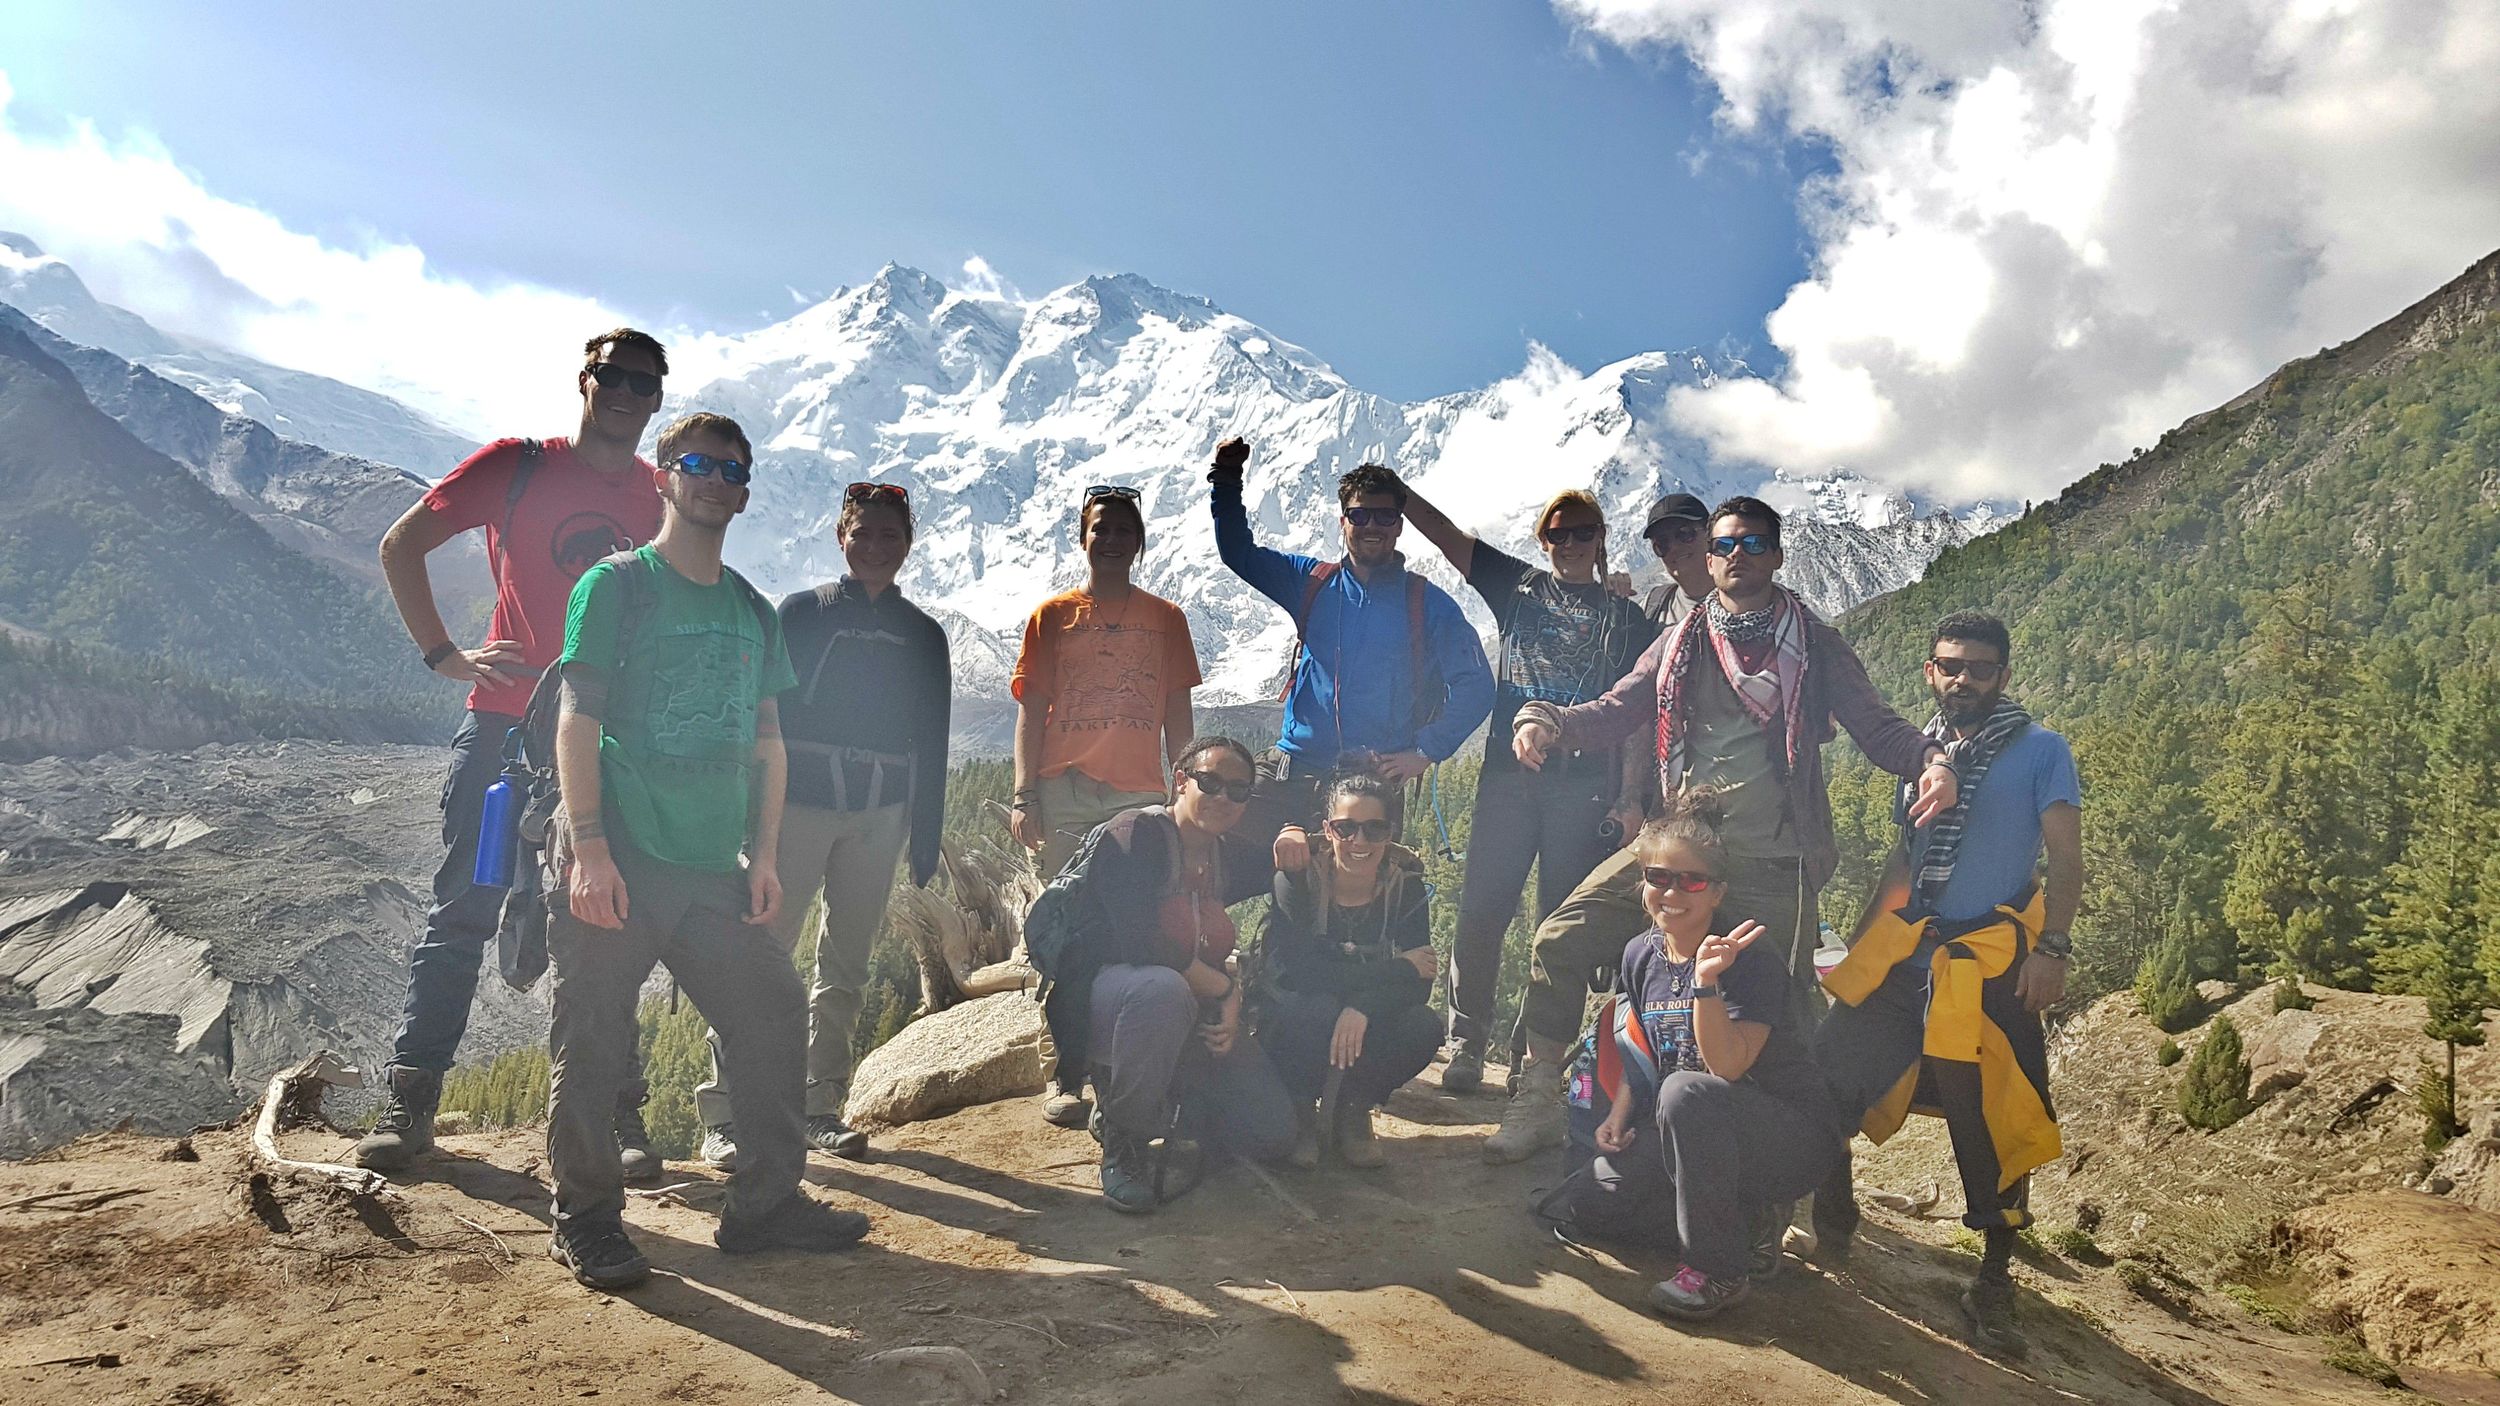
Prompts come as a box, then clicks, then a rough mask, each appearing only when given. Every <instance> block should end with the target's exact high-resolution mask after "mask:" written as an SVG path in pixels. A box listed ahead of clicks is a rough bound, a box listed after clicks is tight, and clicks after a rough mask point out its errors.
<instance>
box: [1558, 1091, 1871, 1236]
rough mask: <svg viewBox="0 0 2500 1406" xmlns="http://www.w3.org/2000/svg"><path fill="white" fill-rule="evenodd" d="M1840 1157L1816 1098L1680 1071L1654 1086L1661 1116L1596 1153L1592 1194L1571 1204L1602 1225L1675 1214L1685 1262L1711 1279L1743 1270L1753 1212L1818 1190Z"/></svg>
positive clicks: (1627, 1226) (1625, 1225) (1640, 1225)
mask: <svg viewBox="0 0 2500 1406" xmlns="http://www.w3.org/2000/svg"><path fill="white" fill-rule="evenodd" d="M1636 1127H1637V1125H1636ZM1840 1155H1841V1144H1840V1138H1839V1136H1838V1135H1837V1133H1836V1132H1835V1131H1834V1129H1833V1127H1832V1117H1831V1114H1830V1112H1829V1110H1828V1108H1827V1107H1826V1106H1825V1105H1824V1104H1823V1103H1822V1101H1820V1100H1814V1101H1811V1102H1797V1103H1792V1102H1789V1101H1787V1100H1784V1099H1778V1098H1774V1097H1772V1096H1771V1095H1770V1094H1768V1093H1766V1092H1764V1091H1763V1090H1762V1088H1761V1087H1760V1086H1759V1085H1756V1084H1753V1083H1750V1082H1747V1081H1745V1080H1741V1079H1740V1080H1738V1081H1736V1082H1735V1083H1730V1082H1728V1081H1727V1080H1725V1079H1722V1078H1720V1077H1718V1076H1717V1075H1715V1074H1704V1073H1699V1072H1697V1071H1693V1070H1679V1071H1677V1072H1676V1073H1673V1074H1670V1075H1668V1076H1667V1077H1666V1080H1665V1082H1664V1083H1662V1084H1660V1085H1659V1087H1658V1108H1657V1116H1656V1118H1655V1119H1654V1120H1653V1122H1652V1123H1651V1125H1650V1126H1648V1127H1639V1128H1638V1131H1637V1133H1636V1134H1635V1138H1634V1141H1633V1143H1632V1146H1631V1147H1630V1148H1629V1149H1628V1150H1626V1151H1625V1152H1623V1153H1622V1154H1620V1155H1600V1156H1599V1157H1598V1158H1597V1160H1596V1162H1595V1163H1594V1164H1593V1165H1592V1168H1591V1170H1592V1173H1593V1176H1594V1181H1595V1188H1594V1191H1595V1194H1593V1195H1588V1196H1583V1197H1581V1198H1579V1199H1578V1201H1577V1202H1575V1209H1578V1210H1579V1211H1581V1212H1582V1213H1584V1214H1586V1215H1587V1218H1588V1219H1589V1221H1590V1222H1591V1228H1592V1229H1594V1230H1597V1231H1599V1232H1600V1233H1606V1232H1608V1231H1631V1232H1634V1233H1637V1232H1638V1231H1640V1230H1642V1229H1645V1228H1647V1226H1648V1225H1650V1224H1655V1223H1656V1222H1658V1221H1660V1220H1663V1219H1666V1218H1667V1216H1668V1215H1669V1214H1670V1213H1671V1214H1672V1216H1673V1218H1674V1223H1675V1233H1676V1239H1677V1240H1678V1241H1679V1242H1680V1243H1681V1244H1682V1246H1683V1259H1684V1262H1685V1263H1686V1264H1689V1265H1691V1266H1692V1267H1693V1268H1695V1269H1698V1270H1700V1271H1701V1272H1702V1273H1704V1274H1707V1275H1709V1276H1710V1277H1711V1278H1713V1279H1717V1278H1720V1277H1722V1276H1728V1277H1742V1276H1743V1275H1744V1274H1745V1273H1746V1271H1747V1268H1748V1260H1749V1259H1750V1251H1749V1247H1748V1245H1747V1243H1746V1242H1747V1240H1748V1239H1749V1238H1750V1236H1749V1232H1750V1231H1751V1229H1752V1226H1753V1217H1754V1214H1755V1212H1757V1211H1758V1210H1760V1209H1761V1208H1762V1207H1764V1206H1767V1205H1772V1204H1775V1203H1778V1202H1782V1201H1794V1200H1796V1199H1798V1198H1799V1197H1801V1196H1803V1195H1805V1194H1806V1193H1807V1192H1809V1191H1812V1190H1814V1189H1815V1187H1816V1185H1817V1184H1818V1183H1820V1182H1821V1181H1822V1180H1823V1178H1824V1175H1825V1173H1826V1172H1827V1171H1828V1170H1829V1169H1830V1168H1831V1167H1832V1165H1833V1164H1835V1163H1836V1162H1838V1161H1839V1160H1840Z"/></svg>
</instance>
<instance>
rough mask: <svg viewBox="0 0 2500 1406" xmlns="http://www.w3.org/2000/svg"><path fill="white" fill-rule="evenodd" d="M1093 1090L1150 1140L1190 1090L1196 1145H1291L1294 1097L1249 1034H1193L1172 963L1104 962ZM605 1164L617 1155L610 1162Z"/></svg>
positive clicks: (1193, 1000)
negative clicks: (1222, 1040) (1217, 1040)
mask: <svg viewBox="0 0 2500 1406" xmlns="http://www.w3.org/2000/svg"><path fill="white" fill-rule="evenodd" d="M1092 1039H1093V1048H1092V1051H1091V1062H1092V1064H1093V1066H1094V1096H1095V1099H1096V1107H1097V1108H1098V1109H1099V1110H1100V1111H1101V1113H1102V1121H1103V1124H1104V1126H1105V1127H1108V1128H1111V1129H1113V1130H1115V1131H1118V1132H1122V1133H1126V1134H1128V1135H1130V1136H1132V1137H1154V1136H1157V1135H1159V1134H1161V1133H1162V1131H1163V1130H1164V1129H1165V1128H1166V1127H1169V1126H1170V1125H1171V1121H1172V1104H1173V1101H1174V1100H1175V1099H1179V1098H1182V1097H1184V1096H1186V1098H1187V1100H1188V1102H1189V1104H1190V1106H1191V1108H1192V1110H1193V1112H1194V1114H1195V1115H1196V1116H1195V1118H1194V1120H1193V1121H1194V1124H1195V1126H1194V1131H1195V1132H1196V1133H1197V1135H1198V1137H1199V1139H1200V1141H1202V1142H1205V1143H1206V1144H1207V1145H1209V1146H1211V1147H1219V1148H1222V1149H1223V1150H1224V1151H1227V1152H1230V1153H1232V1154H1234V1155H1235V1156H1239V1157H1246V1158H1249V1159H1251V1160H1253V1161H1260V1162H1269V1161H1274V1160H1275V1159H1277V1158H1279V1157H1282V1156H1284V1155H1285V1154H1286V1153H1288V1152H1290V1151H1292V1150H1293V1136H1294V1117H1293V1103H1292V1101H1291V1100H1290V1099H1288V1098H1287V1097H1286V1096H1285V1087H1284V1085H1283V1084H1280V1083H1278V1082H1277V1079H1276V1071H1275V1070H1274V1069H1273V1068H1271V1067H1269V1065H1268V1062H1267V1057H1266V1056H1265V1055H1263V1054H1261V1053H1260V1052H1259V1046H1258V1042H1257V1041H1256V1040H1254V1039H1252V1038H1251V1037H1250V1033H1249V1032H1248V1031H1247V1030H1245V1031H1243V1032H1242V1033H1241V1035H1240V1036H1239V1037H1238V1038H1236V1039H1235V1040H1234V1042H1233V1047H1232V1049H1231V1050H1230V1051H1228V1052H1226V1053H1225V1055H1224V1056H1223V1057H1222V1058H1220V1059H1219V1058H1217V1057H1215V1056H1213V1055H1210V1054H1208V1053H1207V1049H1206V1046H1205V1045H1204V1044H1202V1043H1200V1042H1199V1039H1198V998H1197V997H1195V996H1193V995H1191V994H1189V983H1188V982H1187V981H1186V980H1184V979H1183V978H1182V976H1181V974H1180V973H1179V972H1176V971H1174V970H1172V969H1171V968H1170V967H1148V966H1128V965H1120V966H1110V967H1104V968H1103V969H1102V970H1101V971H1100V972H1098V973H1096V975H1095V977H1094V990H1093V1037H1092ZM610 1160H613V1159H612V1158H611V1159H610Z"/></svg>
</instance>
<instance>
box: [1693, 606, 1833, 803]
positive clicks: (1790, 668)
mask: <svg viewBox="0 0 2500 1406" xmlns="http://www.w3.org/2000/svg"><path fill="white" fill-rule="evenodd" d="M1771 590H1772V596H1771V604H1770V605H1769V606H1767V607H1765V609H1767V610H1769V611H1770V612H1771V627H1770V633H1771V640H1772V649H1771V658H1770V660H1769V661H1768V663H1769V667H1768V668H1766V669H1764V670H1763V671H1762V672H1760V673H1752V672H1748V671H1747V670H1746V668H1745V666H1744V664H1743V663H1742V662H1741V661H1739V660H1738V659H1737V657H1736V646H1735V645H1734V644H1733V643H1732V642H1730V641H1729V640H1728V639H1727V637H1726V636H1725V635H1724V634H1722V633H1721V631H1720V629H1719V625H1718V616H1719V615H1720V613H1721V612H1720V611H1719V610H1717V609H1716V607H1717V605H1718V599H1717V597H1715V596H1714V597H1712V598H1710V599H1709V600H1706V601H1704V602H1703V603H1702V606H1701V608H1699V609H1696V610H1694V611H1693V612H1692V613H1691V614H1689V615H1687V616H1685V617H1684V623H1683V624H1682V625H1680V626H1678V627H1677V629H1676V633H1675V639H1674V641H1673V642H1672V643H1671V644H1669V645H1668V647H1667V655H1666V658H1665V659H1663V660H1662V661H1660V663H1659V665H1658V777H1659V780H1660V782H1661V783H1662V784H1663V786H1664V787H1665V792H1666V794H1667V795H1670V796H1672V795H1674V794H1675V793H1676V792H1678V791H1680V790H1682V789H1683V784H1684V773H1685V769H1686V764H1685V745H1684V744H1685V737H1686V735H1687V734H1689V733H1690V732H1691V731H1692V729H1691V726H1690V721H1689V719H1688V718H1687V717H1686V714H1685V701H1686V699H1688V698H1689V697H1690V696H1691V683H1692V678H1693V668H1694V666H1695V665H1696V664H1698V663H1699V662H1700V660H1701V657H1702V653H1703V651H1704V650H1705V649H1707V650H1709V651H1710V652H1711V653H1712V654H1713V655H1714V656H1715V657H1716V658H1717V660H1718V664H1719V668H1720V670H1721V671H1722V672H1723V673H1725V674H1726V676H1727V681H1728V684H1729V686H1730V687H1731V688H1733V689H1734V690H1735V692H1736V701H1737V702H1739V703H1741V704H1743V705H1744V708H1745V712H1746V713H1747V714H1749V715H1751V716H1752V718H1753V720H1754V721H1755V722H1758V723H1760V724H1762V725H1763V726H1764V727H1766V728H1768V727H1774V726H1776V727H1778V729H1779V732H1780V736H1781V738H1782V740H1783V741H1784V742H1785V744H1786V747H1785V757H1784V761H1785V762H1786V764H1787V765H1786V768H1785V770H1784V771H1783V772H1782V775H1794V774H1795V773H1796V770H1797V759H1798V758H1799V757H1800V756H1802V755H1804V752H1805V749H1806V748H1807V747H1808V746H1810V745H1812V744H1811V743H1809V742H1808V741H1807V739H1806V718H1805V693H1806V690H1805V683H1806V634H1807V631H1808V629H1809V628H1810V627H1811V626H1812V625H1813V624H1814V623H1815V620H1814V612H1813V611H1812V609H1810V608H1809V607H1808V606H1807V605H1806V603H1805V602H1804V601H1801V600H1799V599H1797V596H1796V593H1795V592H1793V591H1790V590H1789V589H1788V588H1787V587H1785V586H1774V587H1772V588H1771Z"/></svg>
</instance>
